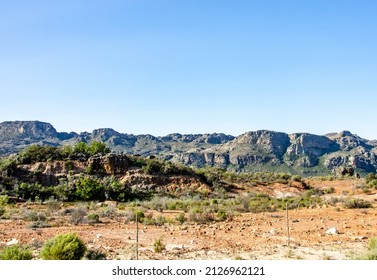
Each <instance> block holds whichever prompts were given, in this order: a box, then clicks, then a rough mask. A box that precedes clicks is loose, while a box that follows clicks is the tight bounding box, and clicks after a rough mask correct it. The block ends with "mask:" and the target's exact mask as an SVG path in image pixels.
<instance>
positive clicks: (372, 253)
mask: <svg viewBox="0 0 377 280" xmlns="http://www.w3.org/2000/svg"><path fill="white" fill-rule="evenodd" d="M357 259H359V260H377V238H376V237H372V238H371V239H369V247H368V252H366V253H365V254H364V255H362V256H360V257H358V258H357Z"/></svg>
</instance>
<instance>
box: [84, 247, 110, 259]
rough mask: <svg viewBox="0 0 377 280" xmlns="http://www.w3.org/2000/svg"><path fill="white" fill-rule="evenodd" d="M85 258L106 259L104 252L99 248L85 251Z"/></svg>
mask: <svg viewBox="0 0 377 280" xmlns="http://www.w3.org/2000/svg"><path fill="white" fill-rule="evenodd" d="M84 259H87V260H92V261H94V260H106V254H105V253H104V252H102V251H100V250H96V249H90V250H88V251H87V252H86V254H85V258H84Z"/></svg>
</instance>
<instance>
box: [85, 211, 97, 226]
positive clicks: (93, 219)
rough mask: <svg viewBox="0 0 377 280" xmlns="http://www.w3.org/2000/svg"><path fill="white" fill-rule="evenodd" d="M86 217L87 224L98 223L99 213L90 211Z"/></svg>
mask: <svg viewBox="0 0 377 280" xmlns="http://www.w3.org/2000/svg"><path fill="white" fill-rule="evenodd" d="M87 219H88V223H89V224H97V223H99V215H98V214H96V213H90V214H89V215H88V216H87Z"/></svg>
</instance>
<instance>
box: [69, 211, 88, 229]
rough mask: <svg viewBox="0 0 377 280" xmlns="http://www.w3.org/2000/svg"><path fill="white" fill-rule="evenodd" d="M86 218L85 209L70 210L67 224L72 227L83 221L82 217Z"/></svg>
mask: <svg viewBox="0 0 377 280" xmlns="http://www.w3.org/2000/svg"><path fill="white" fill-rule="evenodd" d="M85 216H86V209H85V208H82V207H80V208H74V209H72V210H71V217H70V219H69V222H70V223H71V224H72V225H78V224H80V223H82V222H83V221H84V217H85Z"/></svg>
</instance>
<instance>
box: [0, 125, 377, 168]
mask: <svg viewBox="0 0 377 280" xmlns="http://www.w3.org/2000/svg"><path fill="white" fill-rule="evenodd" d="M95 140H96V141H102V142H105V143H106V144H107V145H108V146H109V147H110V148H111V149H112V150H113V151H114V152H123V153H126V154H131V155H141V156H155V157H157V158H161V159H164V160H169V161H172V162H177V163H182V164H185V165H193V166H198V167H204V166H218V167H221V168H226V169H229V170H234V171H246V172H248V171H276V172H289V173H292V174H301V175H324V174H330V173H333V172H336V171H337V170H338V169H339V168H344V167H352V168H354V169H355V170H357V172H361V173H369V172H376V169H377V142H376V141H369V140H366V139H363V138H361V137H359V136H357V135H354V134H352V133H351V132H349V131H342V132H340V133H329V134H326V135H314V134H310V133H293V134H287V133H284V132H275V131H268V130H258V131H251V132H246V133H244V134H241V135H239V136H237V137H235V136H231V135H226V134H222V133H213V134H188V135H182V134H178V133H174V134H169V135H166V136H163V137H156V136H153V135H148V134H147V135H133V134H125V133H120V132H117V131H115V130H113V129H111V128H101V129H95V130H94V131H93V132H92V133H88V132H83V133H79V134H78V133H75V132H70V133H66V132H57V131H56V129H55V128H54V127H53V126H52V125H51V124H49V123H45V122H39V121H13V122H3V123H0V156H6V155H9V154H12V153H16V152H18V151H19V150H21V149H23V148H25V147H26V146H28V145H31V144H39V145H52V146H59V145H68V144H74V143H76V142H78V141H83V142H91V141H95Z"/></svg>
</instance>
